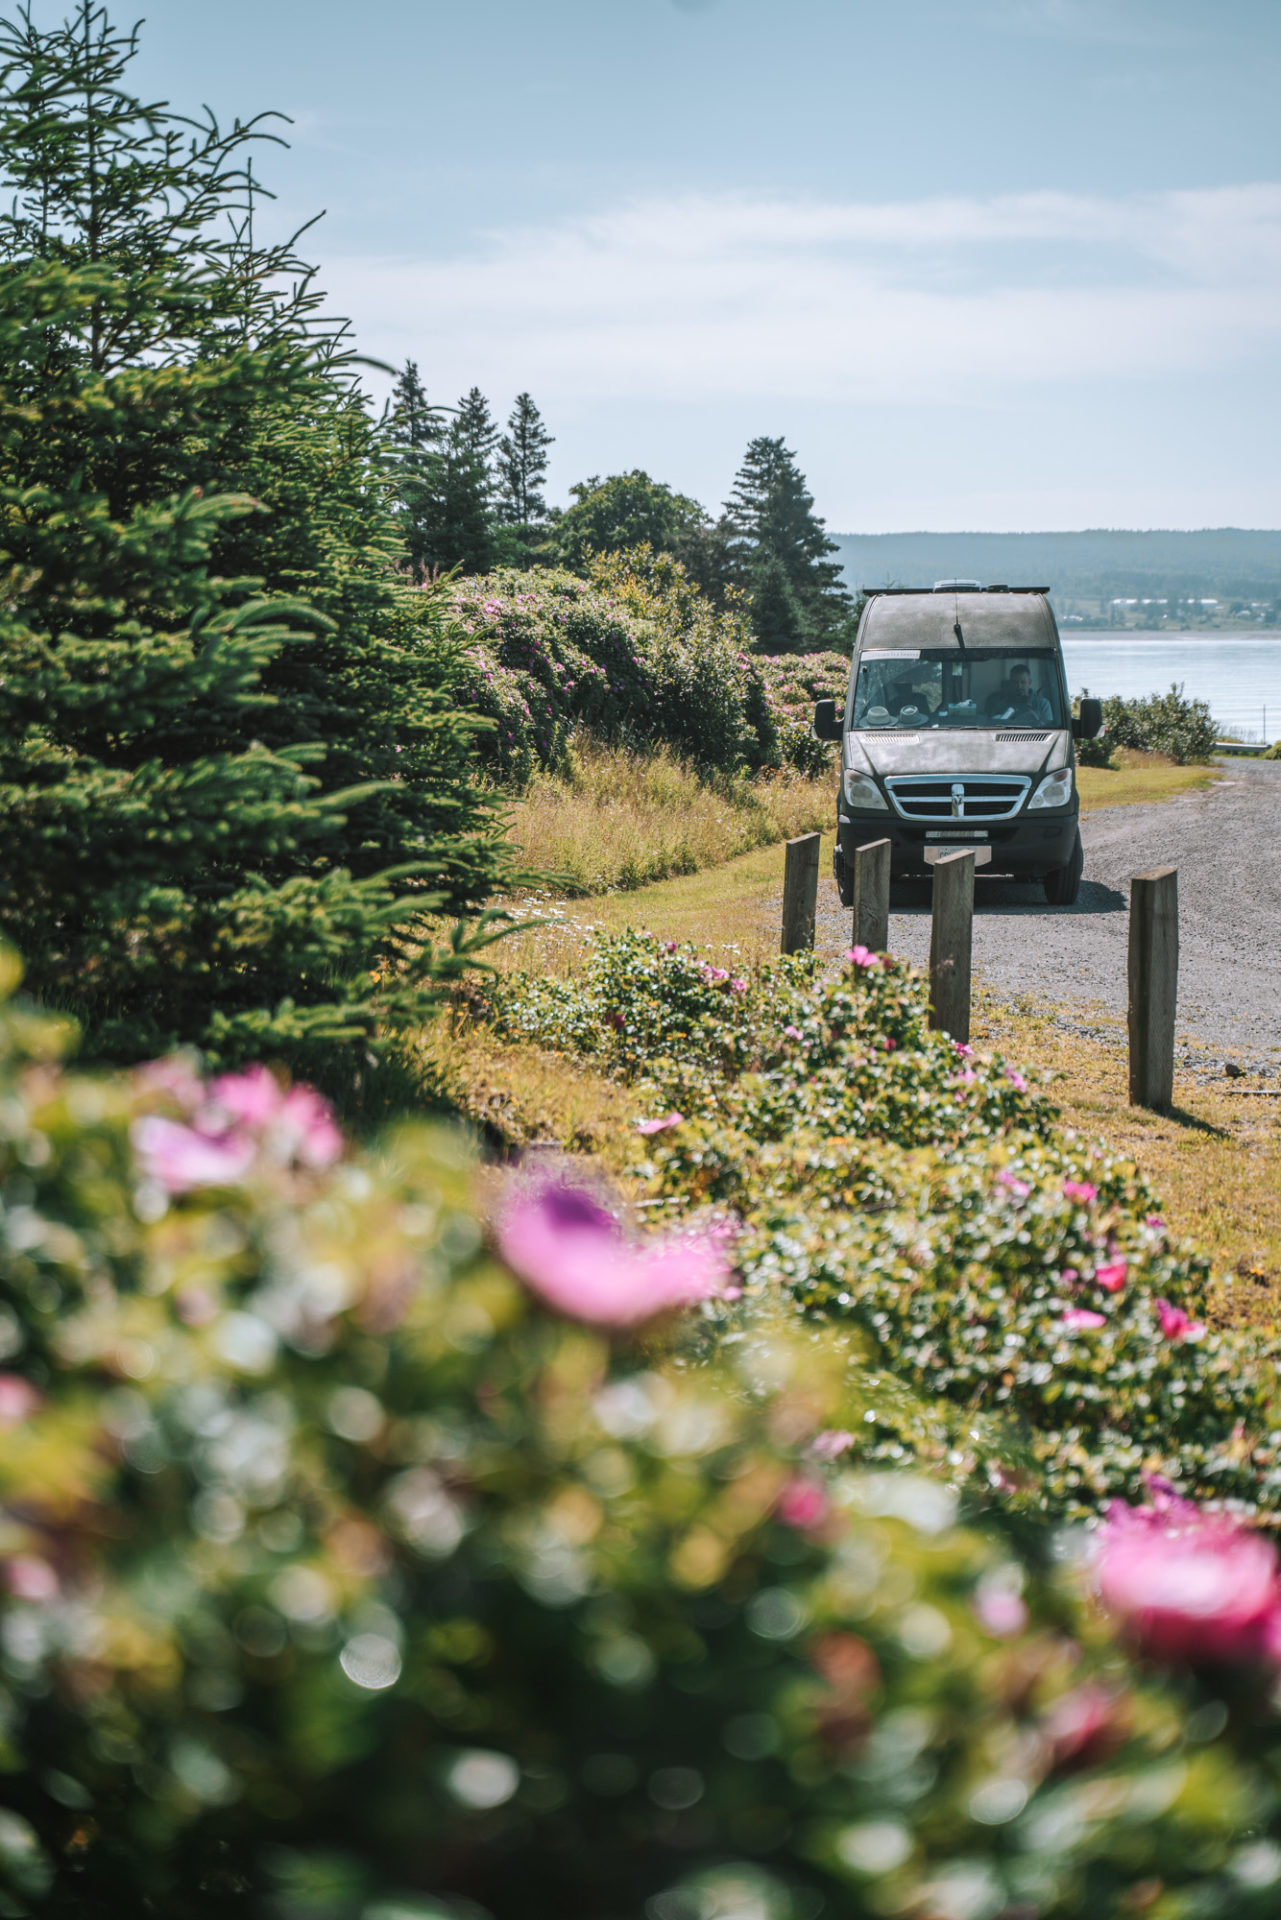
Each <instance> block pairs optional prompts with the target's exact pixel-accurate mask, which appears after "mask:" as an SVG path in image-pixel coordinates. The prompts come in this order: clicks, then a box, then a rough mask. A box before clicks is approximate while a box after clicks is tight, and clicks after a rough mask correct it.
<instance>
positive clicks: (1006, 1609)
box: [974, 1579, 1027, 1640]
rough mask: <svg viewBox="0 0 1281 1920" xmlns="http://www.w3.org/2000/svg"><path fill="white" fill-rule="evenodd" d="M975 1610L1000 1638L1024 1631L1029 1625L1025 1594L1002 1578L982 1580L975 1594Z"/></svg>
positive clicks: (983, 1623)
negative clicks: (1008, 1584)
mask: <svg viewBox="0 0 1281 1920" xmlns="http://www.w3.org/2000/svg"><path fill="white" fill-rule="evenodd" d="M974 1611H975V1613H976V1614H977V1615H978V1618H979V1620H980V1622H981V1623H982V1625H983V1626H984V1627H986V1629H987V1631H988V1632H989V1633H990V1634H992V1635H993V1637H994V1638H995V1639H998V1640H1008V1639H1009V1638H1010V1636H1011V1635H1012V1634H1015V1633H1022V1631H1023V1629H1024V1627H1025V1626H1026V1625H1027V1603H1026V1602H1025V1601H1024V1598H1023V1595H1022V1594H1021V1593H1019V1592H1017V1591H1016V1590H1015V1589H1014V1588H1013V1587H1009V1586H1007V1585H1006V1584H1005V1582H1004V1581H1002V1580H991V1579H988V1580H980V1582H979V1585H978V1590H977V1592H976V1593H975V1595H974Z"/></svg>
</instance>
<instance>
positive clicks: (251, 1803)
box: [0, 997, 1281, 1920]
mask: <svg viewBox="0 0 1281 1920" xmlns="http://www.w3.org/2000/svg"><path fill="white" fill-rule="evenodd" d="M734 1004H735V1003H734V1002H732V1001H731V1000H729V999H728V997H727V998H726V1001H725V1005H726V1007H727V1008H728V1007H730V1006H732V1005H734ZM58 1042H59V1033H58V1030H57V1029H56V1028H55V1027H53V1026H52V1025H50V1024H49V1023H47V1022H44V1021H42V1020H41V1019H39V1018H38V1017H37V1016H36V1015H34V1014H32V1013H31V1012H30V1011H24V1010H21V1009H15V1008H13V1007H10V1008H9V1009H8V1011H7V1012H6V1013H5V1014H4V1015H3V1018H0V1200H2V1202H3V1212H2V1213H0V1221H2V1222H3V1234H4V1240H3V1266H2V1268H0V1273H2V1277H3V1319H2V1321H0V1328H2V1331H3V1349H4V1351H3V1364H4V1368H5V1371H4V1372H3V1374H0V1488H2V1499H3V1520H2V1530H0V1593H2V1597H0V1688H2V1692H3V1707H4V1715H3V1726H4V1749H3V1751H4V1765H5V1770H4V1775H3V1787H2V1789H0V1797H2V1799H3V1803H4V1804H3V1808H0V1910H2V1911H4V1912H7V1913H9V1914H12V1915H29V1916H33V1917H35V1916H59V1920H71V1916H76V1920H84V1917H85V1916H88V1917H90V1920H92V1916H96V1915H102V1916H115V1915H121V1914H133V1913H147V1912H154V1913H163V1914H164V1915H165V1916H166V1920H226V1916H228V1915H235V1914H238V1913H243V1914H245V1915H246V1916H247V1917H248V1920H390V1916H391V1915H396V1916H402V1915H405V1916H408V1915H413V1916H422V1917H423V1920H426V1917H427V1916H432V1917H433V1920H435V1917H437V1916H449V1917H450V1920H464V1917H465V1920H476V1916H478V1915H491V1916H493V1920H526V1917H527V1916H529V1915H536V1914H579V1913H581V1914H596V1913H600V1914H607V1913H614V1914H619V1915H637V1916H639V1915H641V1914H642V1913H643V1914H645V1915H647V1916H653V1917H654V1920H686V1916H689V1917H690V1920H717V1917H718V1916H719V1917H722V1920H723V1917H724V1916H726V1915H728V1914H730V1913H747V1912H750V1913H752V1914H758V1913H759V1914H761V1915H765V1916H777V1917H778V1920H807V1917H812V1916H816V1915H818V1914H819V1912H820V1911H822V1912H828V1913H832V1914H839V1915H848V1916H851V1917H852V1920H861V1917H862V1916H870V1915H873V1914H891V1913H901V1914H904V1915H908V1914H919V1915H925V1914H929V1915H931V1916H939V1920H962V1917H963V1916H968V1917H969V1920H975V1916H978V1915H983V1914H988V1915H995V1914H997V1913H998V1912H1001V1913H1005V1914H1010V1913H1012V1912H1023V1913H1029V1914H1030V1913H1035V1914H1037V1915H1044V1916H1046V1920H1051V1916H1060V1917H1061V1920H1067V1916H1073V1915H1080V1914H1085V1913H1089V1912H1099V1913H1105V1912H1120V1911H1130V1910H1133V1911H1142V1912H1145V1913H1148V1914H1151V1915H1154V1916H1156V1920H1162V1916H1165V1917H1166V1920H1173V1916H1175V1915H1181V1914H1187V1913H1191V1912H1196V1913H1197V1914H1200V1915H1208V1916H1215V1915H1219V1914H1223V1915H1227V1914H1232V1915H1244V1916H1247V1917H1248V1916H1258V1917H1259V1920H1262V1916H1263V1915H1265V1914H1268V1913H1271V1912H1272V1911H1273V1910H1274V1905H1275V1894H1276V1886H1277V1883H1278V1879H1279V1878H1281V1850H1279V1849H1277V1848H1276V1847H1275V1846H1273V1844H1272V1842H1271V1841H1270V1839H1269V1838H1268V1833H1269V1829H1270V1826H1271V1825H1272V1824H1273V1823H1274V1822H1275V1808H1276V1794H1275V1789H1274V1787H1273V1786H1272V1785H1271V1776H1270V1774H1269V1772H1268V1771H1267V1769H1266V1768H1261V1767H1259V1766H1257V1765H1256V1763H1255V1762H1254V1760H1253V1759H1252V1758H1251V1756H1250V1754H1249V1752H1248V1742H1247V1741H1246V1739H1245V1737H1244V1736H1243V1735H1242V1736H1238V1732H1237V1724H1236V1721H1235V1720H1233V1721H1232V1722H1230V1723H1229V1722H1228V1721H1227V1714H1228V1711H1229V1709H1228V1707H1226V1706H1225V1705H1224V1704H1223V1703H1222V1699H1221V1697H1220V1696H1221V1695H1222V1694H1223V1688H1222V1686H1221V1685H1220V1684H1219V1682H1218V1681H1217V1680H1216V1679H1215V1678H1214V1676H1212V1675H1204V1674H1202V1673H1200V1672H1198V1673H1196V1674H1194V1675H1189V1676H1185V1677H1182V1678H1177V1679H1176V1681H1175V1683H1174V1684H1169V1683H1167V1682H1166V1680H1164V1679H1163V1678H1162V1676H1161V1674H1160V1673H1159V1672H1157V1671H1153V1672H1152V1673H1151V1674H1149V1675H1146V1676H1145V1675H1144V1674H1143V1673H1141V1672H1140V1670H1139V1669H1137V1668H1136V1667H1135V1666H1134V1665H1133V1664H1131V1663H1129V1662H1128V1661H1127V1658H1126V1656H1125V1654H1124V1652H1123V1650H1122V1648H1121V1645H1120V1643H1119V1642H1118V1641H1117V1639H1116V1634H1115V1627H1114V1625H1113V1624H1111V1623H1110V1622H1109V1620H1108V1618H1107V1616H1106V1615H1105V1614H1103V1613H1102V1612H1100V1611H1099V1610H1098V1609H1097V1608H1095V1607H1093V1606H1092V1605H1091V1604H1090V1603H1089V1601H1088V1600H1087V1599H1084V1598H1083V1597H1082V1596H1081V1595H1080V1594H1079V1593H1078V1592H1077V1590H1076V1587H1075V1583H1074V1582H1073V1581H1072V1580H1071V1579H1068V1580H1067V1581H1066V1583H1065V1582H1064V1580H1063V1579H1062V1578H1061V1577H1047V1576H1045V1575H1043V1574H1041V1573H1038V1572H1037V1571H1036V1570H1035V1568H1034V1567H1027V1566H1025V1565H1024V1564H1022V1562H1021V1561H1020V1559H1019V1558H1018V1556H1017V1555H1016V1554H1014V1553H1013V1552H1012V1551H1011V1549H1010V1548H1009V1547H1008V1546H1006V1545H1003V1544H1000V1543H998V1542H997V1541H994V1540H989V1539H984V1538H983V1537H981V1536H979V1535H977V1534H975V1533H974V1532H972V1531H964V1530H961V1529H958V1528H957V1527H956V1526H955V1524H954V1521H953V1506H954V1501H953V1498H952V1496H951V1495H950V1494H949V1491H948V1489H947V1487H946V1485H945V1484H943V1483H942V1482H941V1481H937V1482H936V1481H933V1480H928V1479H923V1478H914V1477H911V1476H903V1475H892V1474H880V1475H876V1474H873V1475H870V1476H869V1475H868V1474H866V1473H864V1472H862V1471H860V1470H859V1469H858V1467H857V1466H854V1465H851V1464H850V1459H849V1453H848V1448H847V1445H846V1442H847V1441H848V1439H849V1434H850V1429H851V1427H852V1425H853V1424H854V1422H855V1420H856V1419H857V1418H858V1415H859V1405H860V1402H859V1397H858V1382H859V1380H860V1379H861V1378H862V1372H861V1369H860V1368H859V1366H858V1363H857V1355H856V1353H855V1350H854V1347H853V1346H852V1345H851V1343H850V1340H849V1339H848V1338H847V1337H846V1336H845V1335H844V1334H843V1333H841V1332H840V1331H839V1330H832V1329H829V1330H828V1331H827V1332H826V1333H824V1334H821V1335H820V1334H819V1333H818V1332H817V1331H815V1330H812V1329H807V1328H806V1327H805V1326H804V1325H803V1324H801V1323H797V1322H795V1321H793V1322H792V1324H791V1325H790V1327H784V1326H777V1327H770V1326H766V1325H764V1324H763V1323H760V1322H757V1323H755V1324H754V1325H753V1327H752V1328H750V1329H745V1330H744V1331H743V1333H742V1334H741V1336H740V1337H739V1338H737V1339H736V1340H735V1341H733V1342H731V1343H729V1344H727V1345H726V1346H725V1348H724V1350H723V1351H722V1353H721V1355H720V1356H719V1358H718V1359H717V1360H716V1362H715V1363H714V1364H708V1365H704V1366H701V1367H691V1366H689V1365H688V1364H687V1362H686V1361H685V1360H684V1359H683V1357H682V1354H681V1351H680V1349H679V1346H678V1347H677V1348H676V1349H675V1350H673V1349H671V1348H670V1347H669V1346H668V1344H667V1340H668V1336H665V1335H664V1334H663V1333H662V1332H661V1331H660V1330H658V1329H657V1328H655V1329H652V1330H649V1331H642V1332H640V1333H638V1334H631V1335H626V1336H622V1335H619V1336H616V1337H615V1338H613V1339H611V1338H609V1337H607V1336H606V1334H604V1333H603V1332H601V1331H600V1330H598V1328H599V1323H600V1322H602V1321H605V1320H614V1319H620V1318H625V1319H627V1320H629V1321H630V1320H634V1319H638V1318H640V1317H642V1316H643V1315H648V1314H649V1312H650V1311H651V1310H654V1309H659V1308H663V1307H666V1306H667V1305H668V1304H669V1303H670V1302H671V1301H672V1300H673V1298H675V1297H681V1296H683V1297H686V1298H688V1297H690V1296H691V1295H693V1294H697V1293H701V1292H704V1291H706V1288H707V1287H708V1286H710V1285H719V1284H720V1282H719V1275H720V1272H721V1266H722V1255H721V1253H720V1252H719V1251H718V1250H717V1248H718V1245H721V1246H723V1240H722V1242H720V1243H718V1242H716V1241H714V1240H713V1241H709V1240H708V1239H707V1238H706V1237H705V1236H704V1237H702V1238H700V1237H698V1236H694V1237H692V1238H686V1239H680V1240H677V1241H675V1242H672V1241H670V1240H668V1241H658V1242H655V1243H654V1244H653V1245H652V1247H650V1248H642V1247H641V1246H640V1245H639V1244H638V1243H637V1242H636V1241H635V1240H633V1239H631V1238H629V1237H628V1236H627V1235H625V1234H624V1233H623V1232H622V1231H621V1229H620V1228H618V1227H617V1226H616V1225H615V1224H613V1223H612V1222H611V1221H610V1220H609V1219H608V1218H607V1209H606V1208H605V1207H604V1206H603V1205H602V1204H601V1202H600V1201H599V1199H596V1200H593V1199H592V1198H591V1196H588V1195H585V1194H580V1193H576V1192H575V1190H573V1189H569V1190H567V1189H565V1188H564V1187H563V1186H562V1185H558V1184H556V1183H555V1182H553V1183H551V1184H550V1185H548V1184H545V1183H544V1184H541V1185H540V1184H538V1183H533V1184H530V1185H527V1186H524V1187H522V1188H519V1189H518V1190H517V1191H516V1192H515V1193H514V1194H512V1195H510V1196H509V1197H508V1198H507V1200H506V1201H505V1203H504V1204H503V1206H502V1207H501V1208H500V1214H499V1225H498V1228H497V1235H498V1241H499V1245H500V1246H501V1248H502V1249H503V1252H504V1253H505V1255H506V1258H505V1259H504V1258H502V1257H499V1256H496V1255H493V1254H490V1253H488V1252H486V1250H485V1245H484V1226H483V1222H482V1219H481V1217H480V1215H479V1213H478V1208H477V1198H476V1193H475V1190H474V1187H473V1173H472V1169H471V1167H470V1165H469V1163H468V1161H467V1159H466V1155H465V1152H464V1150H463V1148H462V1147H461V1145H460V1143H459V1141H458V1140H456V1139H454V1138H452V1137H450V1136H448V1135H445V1134H441V1133H430V1132H427V1131H424V1130H421V1129H417V1130H415V1129H405V1130H402V1131H400V1132H398V1133H396V1134H394V1135H392V1136H391V1137H389V1138H388V1139H387V1140H385V1141H384V1142H383V1143H382V1144H381V1145H380V1146H379V1147H377V1148H375V1149H374V1150H373V1151H372V1152H370V1153H367V1154H364V1155H355V1154H343V1155H336V1153H335V1144H336V1141H335V1136H334V1135H333V1133H332V1131H331V1124H330V1122H329V1120H328V1117H327V1115H326V1114H325V1112H324V1110H323V1108H322V1107H320V1105H319V1103H317V1102H315V1100H314V1098H313V1097H312V1096H310V1095H308V1094H306V1092H305V1090H295V1091H294V1092H292V1093H291V1092H289V1091H287V1090H286V1089H284V1088H282V1087H280V1086H277V1085H274V1084H273V1083H270V1082H269V1080H268V1079H267V1077H265V1076H263V1075H262V1074H260V1073H254V1074H249V1075H244V1076H231V1077H228V1078H225V1079H223V1080H222V1081H220V1082H218V1083H217V1084H216V1085H214V1086H211V1087H209V1088H204V1087H202V1086H201V1085H200V1084H199V1082H198V1081H197V1079H196V1078H195V1076H194V1074H193V1072H192V1068H191V1065H190V1063H182V1062H179V1063H170V1064H168V1065H167V1066H166V1067H165V1069H164V1070H163V1071H160V1072H157V1071H152V1072H146V1071H144V1072H142V1073H139V1074H137V1075H135V1076H133V1077H132V1078H130V1079H126V1078H124V1077H115V1078H111V1079H90V1078H86V1077H81V1076H75V1075H72V1074H68V1073H66V1072H64V1071H63V1070H62V1069H61V1068H60V1067H59V1066H58V1064H57V1057H56V1056H57V1051H58ZM158 1121H164V1122H165V1123H166V1124H167V1126H168V1127H169V1128H170V1129H178V1130H182V1131H183V1133H184V1134H185V1135H186V1136H190V1138H189V1139H187V1138H184V1139H179V1138H178V1136H177V1135H176V1134H175V1133H173V1132H167V1133H158V1132H157V1128H156V1123H157V1122H158ZM192 1141H195V1142H199V1143H203V1145H202V1147H201V1149H200V1151H203V1146H205V1145H208V1143H209V1142H216V1143H222V1144H223V1145H224V1146H227V1148H228V1156H229V1155H230V1150H231V1144H232V1143H234V1144H235V1146H236V1148H237V1153H236V1158H235V1161H234V1164H233V1161H232V1159H231V1158H230V1157H227V1158H225V1159H224V1160H223V1161H222V1162H221V1163H220V1164H218V1165H215V1164H214V1163H213V1162H212V1161H209V1160H205V1159H201V1158H199V1157H198V1150H197V1148H196V1147H195V1146H192V1144H191V1142H192ZM175 1148H182V1151H181V1152H177V1153H176V1154H175V1152H174V1149H175ZM188 1149H189V1153H188ZM575 1236H579V1237H582V1236H586V1238H588V1239H590V1240H591V1243H592V1244H591V1256H592V1261H593V1263H594V1264H593V1267H592V1270H591V1271H590V1272H587V1271H586V1269H584V1273H583V1278H584V1280H585V1283H586V1285H587V1289H588V1294H587V1295H584V1294H582V1293H581V1292H580V1291H578V1290H577V1289H576V1288H575V1287H574V1286H572V1285H571V1286H570V1287H569V1288H568V1289H567V1288H566V1287H565V1285H564V1279H565V1273H566V1270H567V1269H566V1266H565V1265H564V1264H563V1263H560V1262H558V1261H557V1258H556V1249H557V1247H558V1245H561V1244H562V1243H563V1246H564V1248H565V1250H567V1251H568V1252H569V1255H570V1264H571V1265H572V1261H573V1257H574V1256H573V1253H572V1247H573V1242H574V1238H575ZM678 1277H679V1279H680V1285H679V1286H677V1285H675V1284H674V1283H675V1281H676V1279H677V1278H678ZM613 1278H617V1279H618V1281H619V1285H620V1289H621V1288H625V1289H626V1290H627V1296H628V1300H629V1305H628V1310H627V1312H626V1313H625V1314H619V1313H617V1312H614V1311H610V1310H605V1311H602V1301H604V1302H605V1305H606V1309H608V1303H609V1297H610V1296H609V1286H610V1282H611V1279H613ZM588 1296H590V1297H588ZM614 1297H615V1300H617V1298H618V1296H614ZM719 1310H720V1309H718V1308H716V1307H714V1306H713V1305H712V1304H711V1303H708V1304H706V1305H704V1306H703V1307H702V1308H696V1309H694V1313H695V1315H696V1316H697V1315H698V1314H702V1315H703V1316H707V1315H710V1314H714V1313H715V1312H717V1311H719ZM588 1323H592V1324H588ZM1228 1544H1229V1545H1230V1544H1232V1543H1228ZM1113 1585H1114V1586H1115V1582H1114V1583H1113ZM1109 1597H1110V1598H1113V1599H1115V1597H1116V1596H1115V1594H1113V1593H1112V1591H1111V1590H1109ZM1121 1602H1122V1604H1121V1611H1120V1613H1119V1615H1118V1618H1119V1620H1120V1621H1121V1622H1122V1623H1123V1622H1124V1620H1125V1619H1126V1618H1127V1617H1128V1615H1127V1614H1126V1611H1125V1604H1126V1603H1125V1600H1124V1595H1122V1596H1121ZM1216 1688H1217V1691H1216ZM1231 1710H1232V1712H1233V1713H1234V1714H1235V1713H1236V1712H1237V1711H1238V1710H1237V1708H1236V1706H1235V1704H1233V1705H1232V1708H1231ZM1252 1727H1253V1732H1252V1738H1253V1740H1254V1743H1255V1745H1256V1746H1257V1745H1258V1742H1259V1733H1258V1713H1257V1706H1256V1707H1254V1708H1253V1712H1252ZM1234 1747H1239V1748H1240V1754H1239V1756H1238V1755H1237V1754H1236V1753H1235V1752H1234ZM1247 1827H1249V1828H1250V1837H1249V1838H1248V1839H1243V1837H1242V1832H1243V1829H1245V1828H1247Z"/></svg>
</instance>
